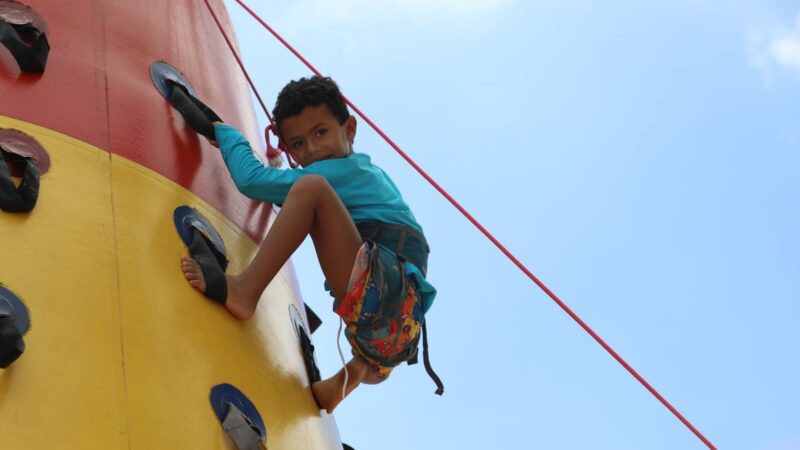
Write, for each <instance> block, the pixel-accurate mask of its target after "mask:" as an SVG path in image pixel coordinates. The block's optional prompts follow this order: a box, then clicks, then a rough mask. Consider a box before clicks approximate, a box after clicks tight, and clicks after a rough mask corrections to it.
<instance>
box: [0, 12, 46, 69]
mask: <svg viewBox="0 0 800 450" xmlns="http://www.w3.org/2000/svg"><path fill="white" fill-rule="evenodd" d="M0 42H2V43H3V45H5V46H6V48H8V50H9V52H11V55H12V56H14V59H15V60H16V61H17V65H19V69H20V70H21V71H23V72H37V73H41V72H44V69H45V66H47V56H48V55H49V54H50V43H49V42H47V22H45V20H44V19H43V18H42V17H41V16H40V15H39V14H37V13H36V11H34V10H32V9H31V8H30V7H28V6H25V5H23V4H21V3H17V2H14V1H7V0H6V1H0Z"/></svg>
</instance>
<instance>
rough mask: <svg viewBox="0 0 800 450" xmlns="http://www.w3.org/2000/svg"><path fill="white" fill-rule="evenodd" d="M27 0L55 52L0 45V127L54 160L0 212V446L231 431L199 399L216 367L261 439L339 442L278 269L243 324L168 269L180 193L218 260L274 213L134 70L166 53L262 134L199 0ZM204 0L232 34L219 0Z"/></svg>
mask: <svg viewBox="0 0 800 450" xmlns="http://www.w3.org/2000/svg"><path fill="white" fill-rule="evenodd" d="M25 4H27V5H28V6H30V7H32V8H33V9H34V10H35V11H36V12H37V13H38V14H40V15H41V16H42V17H43V18H44V19H45V20H46V21H47V24H48V26H49V31H48V33H47V38H48V40H49V43H50V47H51V51H50V54H49V58H48V61H47V67H46V70H45V71H44V73H43V74H30V73H23V72H20V71H19V69H18V68H17V65H16V62H15V61H14V60H13V58H12V57H11V55H10V53H9V52H8V51H7V50H6V49H5V48H4V47H0V128H3V129H14V130H19V131H21V132H24V133H25V134H27V135H29V136H30V137H31V138H33V139H35V140H36V141H37V142H38V143H39V144H41V146H42V147H43V148H44V149H45V150H46V151H47V153H48V155H49V157H50V168H49V170H48V171H47V172H46V173H45V174H44V175H42V177H41V180H40V181H41V186H40V193H39V199H38V202H37V204H36V207H35V208H34V210H33V211H32V212H30V213H8V212H2V211H0V283H1V284H2V285H3V286H4V287H6V288H8V289H9V290H11V291H13V292H14V293H15V294H17V295H18V296H19V297H20V298H21V299H22V300H23V301H24V302H25V303H26V304H27V306H28V308H29V309H30V316H31V322H32V326H31V329H30V330H29V332H28V333H27V334H26V335H25V343H26V345H27V349H26V351H25V353H24V354H23V355H22V356H21V357H20V358H19V359H18V360H17V361H15V362H14V363H13V364H11V366H10V367H8V368H7V369H0V448H2V449H44V448H59V449H137V450H138V449H147V450H151V449H183V448H187V449H188V448H191V449H226V448H234V445H233V443H232V441H230V439H229V438H228V437H227V436H226V435H225V433H224V432H223V431H222V429H221V427H220V425H219V422H218V421H217V418H216V417H215V415H214V413H213V411H212V410H211V407H210V405H209V391H210V389H211V388H212V387H213V386H214V385H217V384H220V383H230V384H232V385H234V386H236V387H237V388H239V389H240V390H241V391H242V392H244V393H245V394H246V395H247V396H248V397H249V398H250V400H252V401H253V403H254V404H255V406H256V407H257V408H258V410H259V411H260V414H261V416H262V417H263V419H264V422H265V424H266V428H267V433H268V439H267V441H266V443H267V446H268V447H269V448H271V449H281V448H286V449H304V448H331V449H333V448H341V443H340V441H339V437H338V432H337V431H336V427H335V423H334V421H333V418H332V417H330V416H328V415H326V414H324V413H322V414H321V413H320V412H319V410H318V408H317V407H316V404H315V402H314V400H313V398H312V396H311V392H310V389H309V386H308V379H307V376H306V370H305V366H304V364H303V360H302V357H301V354H300V349H299V344H298V341H297V337H296V334H295V331H294V330H293V325H292V321H291V317H290V314H289V310H290V308H292V307H294V308H297V309H299V310H300V311H302V310H303V309H302V303H301V300H300V296H299V293H298V291H297V287H296V281H295V279H294V273H293V271H292V270H291V267H288V266H287V267H286V268H285V269H284V270H283V271H281V273H280V274H279V276H278V277H276V279H275V280H274V281H273V282H272V283H271V284H270V286H269V287H268V288H267V289H266V291H265V292H264V294H263V296H262V301H261V304H260V305H259V309H258V311H257V313H256V315H255V316H254V317H253V319H251V320H249V321H246V322H239V321H237V320H235V319H233V318H232V317H231V316H230V315H228V314H227V313H226V312H225V310H224V309H223V308H222V307H220V306H219V305H216V304H214V303H213V302H210V301H208V300H206V299H205V298H204V297H202V296H201V295H200V294H198V293H197V292H195V291H194V290H193V289H192V288H191V287H189V286H188V284H187V283H186V282H185V280H184V279H183V277H182V274H181V272H180V267H179V258H180V256H181V255H183V254H185V253H186V248H185V246H184V244H183V243H182V242H181V240H180V239H179V238H178V236H177V234H176V232H175V229H174V225H173V223H172V212H173V210H174V209H175V208H176V207H177V206H180V205H183V204H187V205H190V206H192V207H194V208H196V209H198V210H199V211H200V212H201V213H202V214H204V215H205V216H206V217H207V218H208V219H209V221H210V222H211V223H212V224H213V225H214V226H215V227H216V228H217V230H218V231H219V232H220V234H221V236H222V238H223V240H224V242H225V245H226V247H227V251H228V256H229V258H230V259H231V265H230V267H229V269H228V270H229V271H233V272H237V271H239V270H241V269H242V267H243V264H244V262H246V261H249V259H250V258H251V257H252V256H253V254H254V252H255V250H256V248H257V246H256V242H258V241H260V239H261V238H262V237H263V236H264V234H265V232H266V229H267V226H268V222H269V219H270V214H271V211H272V210H271V207H270V205H268V204H260V203H255V202H252V201H249V200H247V199H246V198H244V197H242V196H241V195H240V194H239V193H238V192H237V191H236V189H235V187H234V186H233V184H232V182H231V181H230V178H229V176H228V175H227V170H226V169H225V167H224V164H223V163H222V160H221V158H220V156H219V154H218V150H217V149H216V148H214V147H212V146H210V145H209V144H207V143H206V142H205V140H204V139H202V138H200V137H199V136H198V135H197V133H195V132H194V131H192V130H191V129H190V128H189V127H188V126H187V125H186V123H185V122H184V121H183V118H182V117H181V116H180V115H179V114H178V113H177V112H176V111H175V110H173V109H172V107H171V106H170V105H169V104H168V103H167V102H166V101H165V100H164V98H163V97H161V95H160V94H159V93H158V91H157V90H156V89H155V87H154V86H153V83H152V81H151V79H150V75H149V69H150V65H151V64H152V63H154V62H156V61H165V62H167V63H169V64H171V65H173V66H175V67H176V68H178V69H179V70H180V71H181V72H182V73H183V74H184V75H185V76H186V77H187V78H188V80H189V81H190V82H191V84H192V85H193V87H194V88H195V89H196V91H197V92H198V93H199V95H200V96H201V98H202V99H203V101H204V102H206V103H207V104H209V105H211V106H212V107H213V108H214V109H215V111H216V112H217V113H219V114H220V116H222V117H223V118H224V119H225V121H226V122H228V123H231V124H233V125H235V126H237V127H238V128H240V129H242V130H243V132H244V133H245V135H246V136H247V137H248V138H249V139H250V140H251V142H258V137H259V131H258V129H257V125H256V121H255V119H254V115H253V112H252V107H251V103H250V100H249V95H248V92H247V89H246V82H245V80H244V77H243V76H242V75H241V74H240V73H239V71H238V67H237V66H236V63H235V61H234V60H233V57H232V55H231V54H230V52H229V50H228V48H227V46H226V44H225V42H224V40H223V39H222V37H221V35H220V34H219V32H218V30H217V28H216V25H215V23H214V21H213V19H212V17H211V16H210V14H209V12H208V10H207V9H206V7H205V3H204V2H203V1H202V0H200V1H198V0H180V1H177V0H174V1H169V2H164V1H158V0H146V1H144V0H139V1H136V2H133V1H127V0H126V1H121V0H102V1H101V0H94V1H92V0H69V1H61V0H49V1H47V0H26V2H25ZM211 4H212V7H214V9H215V11H216V13H217V15H218V16H220V17H221V18H222V20H223V23H224V24H225V27H226V28H227V32H228V33H229V35H231V36H233V32H232V30H231V26H230V22H229V20H228V18H227V14H226V13H225V10H224V5H223V2H222V1H221V0H213V1H211ZM17 182H18V180H17Z"/></svg>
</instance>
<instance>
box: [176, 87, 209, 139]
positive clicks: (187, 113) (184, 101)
mask: <svg viewBox="0 0 800 450" xmlns="http://www.w3.org/2000/svg"><path fill="white" fill-rule="evenodd" d="M168 83H169V84H170V85H171V86H172V89H171V90H170V92H169V97H167V100H168V101H169V103H170V104H171V105H172V106H173V107H174V108H175V109H177V110H178V112H179V113H181V116H183V119H184V120H185V121H186V123H188V124H189V126H190V127H192V129H193V130H194V131H197V132H198V133H200V134H202V135H203V136H205V137H207V138H208V139H212V140H213V139H214V138H215V135H214V125H213V122H222V119H220V117H219V116H218V115H217V113H215V112H214V111H213V110H212V109H211V108H209V107H208V106H206V104H205V103H203V102H201V101H200V100H198V99H197V98H196V97H195V96H193V95H192V94H190V93H189V91H188V90H187V89H186V88H185V87H184V86H182V85H180V84H178V83H175V82H173V81H168Z"/></svg>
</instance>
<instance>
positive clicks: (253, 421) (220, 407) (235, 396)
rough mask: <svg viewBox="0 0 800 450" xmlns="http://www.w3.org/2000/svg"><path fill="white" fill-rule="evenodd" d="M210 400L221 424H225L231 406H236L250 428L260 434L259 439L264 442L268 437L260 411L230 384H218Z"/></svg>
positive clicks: (212, 389) (212, 390) (212, 391)
mask: <svg viewBox="0 0 800 450" xmlns="http://www.w3.org/2000/svg"><path fill="white" fill-rule="evenodd" d="M210 400H211V408H212V409H213V410H214V414H215V415H216V416H217V419H219V422H220V423H224V422H225V419H226V418H227V417H228V414H229V412H230V409H231V406H234V407H236V409H237V410H238V411H240V412H241V413H242V415H244V416H245V417H246V418H247V421H248V422H249V424H250V426H251V427H252V428H253V430H254V431H255V432H256V433H257V434H258V437H259V439H262V440H263V439H265V438H266V437H267V427H266V426H265V425H264V419H262V418H261V414H259V413H258V409H257V408H256V406H255V405H254V404H253V402H251V401H250V399H248V398H247V396H246V395H244V394H243V393H242V392H241V391H240V390H239V389H236V387H234V386H232V385H230V384H228V383H223V384H218V385H216V386H214V387H213V388H211V395H210Z"/></svg>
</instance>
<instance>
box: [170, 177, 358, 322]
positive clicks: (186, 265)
mask: <svg viewBox="0 0 800 450" xmlns="http://www.w3.org/2000/svg"><path fill="white" fill-rule="evenodd" d="M308 235H311V238H312V240H313V241H314V248H315V249H316V251H317V258H318V259H319V263H320V267H321V268H322V272H323V273H324V274H325V278H326V279H327V280H328V283H329V284H330V285H331V289H332V290H333V293H334V295H335V296H336V298H339V299H340V298H341V296H344V294H345V293H346V290H347V285H348V283H349V281H350V272H351V271H352V268H353V262H354V261H355V257H356V254H357V253H358V249H359V247H360V246H361V237H360V235H359V234H358V229H357V228H356V226H355V224H354V223H353V219H352V218H351V217H350V214H349V213H348V212H347V209H346V208H345V207H344V204H343V203H342V201H341V200H340V199H339V196H338V195H336V192H335V191H334V190H333V188H331V186H330V184H329V183H328V181H327V180H325V178H323V177H320V176H317V175H306V176H304V177H302V178H300V179H299V180H297V181H296V182H295V184H294V185H293V186H292V189H291V190H290V191H289V194H288V196H287V197H286V201H285V202H284V206H283V208H281V211H280V212H279V213H278V216H277V217H276V218H275V222H274V223H273V224H272V227H270V229H269V232H268V233H267V236H266V237H265V238H264V241H263V242H262V243H261V246H260V247H259V249H258V251H257V252H256V255H255V257H254V258H253V260H252V261H251V262H250V264H249V265H248V266H247V268H245V269H244V271H242V273H240V274H239V275H226V277H227V282H228V298H227V300H226V301H225V307H226V308H227V309H228V311H230V313H231V314H233V315H234V316H235V317H237V318H239V319H241V320H245V319H249V318H250V317H252V315H253V313H254V312H255V309H256V305H257V304H258V300H259V299H260V297H261V293H262V292H263V291H264V289H265V288H266V287H267V285H268V284H269V282H270V281H272V279H273V278H274V277H275V275H277V273H278V271H279V270H280V269H281V267H283V265H284V264H285V263H286V261H288V260H289V257H290V256H291V255H292V253H294V251H295V250H296V249H297V247H299V246H300V244H301V243H302V242H303V240H305V238H306V236H308ZM182 268H183V272H184V275H185V276H186V279H187V280H188V281H189V284H191V285H192V286H193V287H195V288H196V289H197V290H199V291H200V292H205V289H206V284H205V280H204V279H203V274H202V270H200V266H199V265H198V264H197V262H196V261H194V260H193V259H191V258H188V257H184V258H183V260H182Z"/></svg>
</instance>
